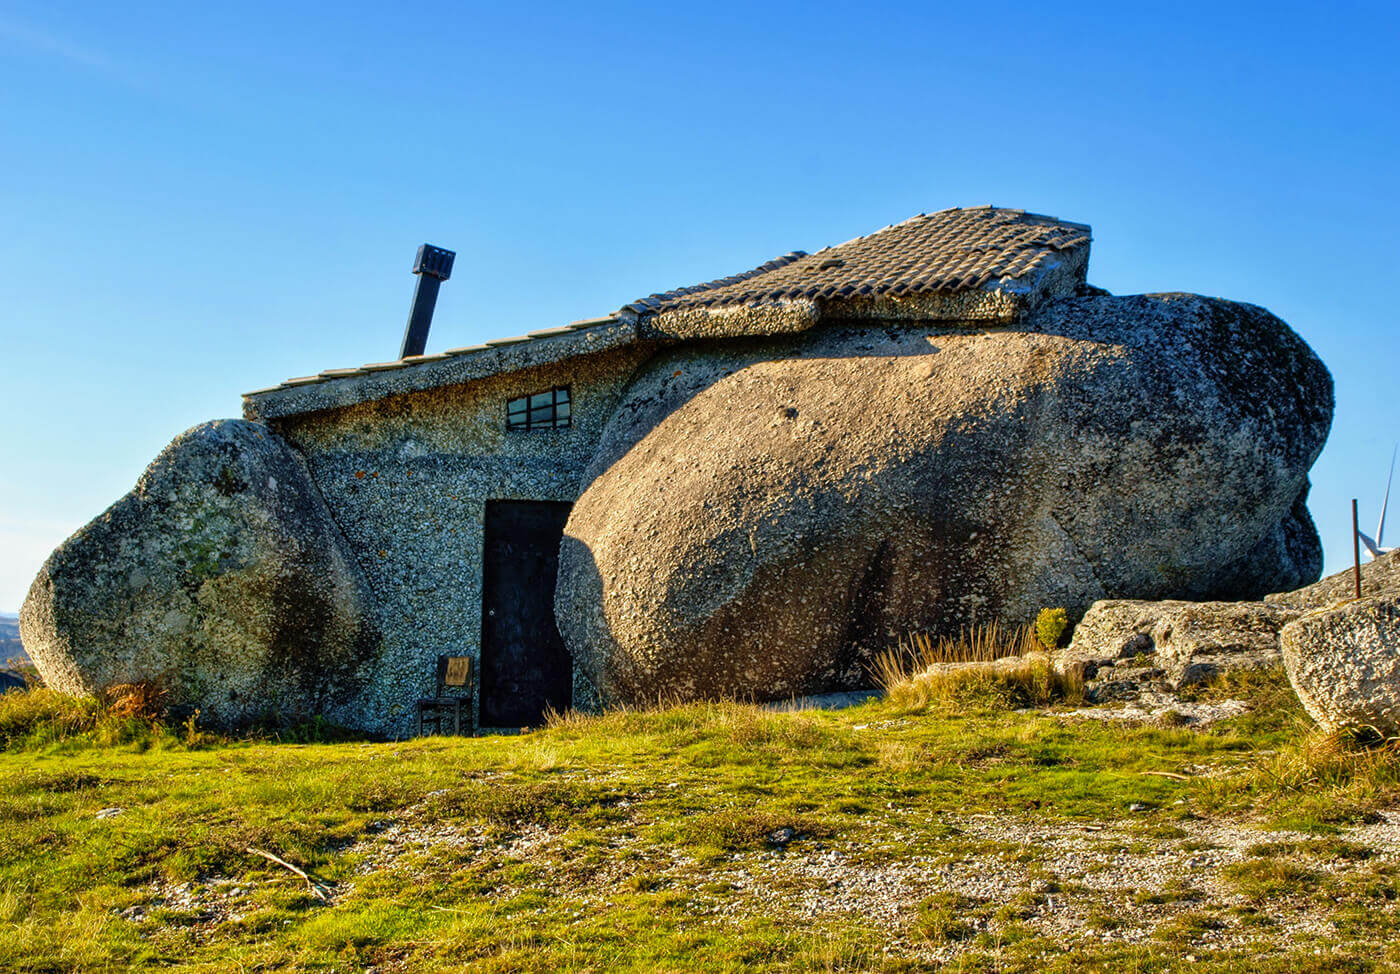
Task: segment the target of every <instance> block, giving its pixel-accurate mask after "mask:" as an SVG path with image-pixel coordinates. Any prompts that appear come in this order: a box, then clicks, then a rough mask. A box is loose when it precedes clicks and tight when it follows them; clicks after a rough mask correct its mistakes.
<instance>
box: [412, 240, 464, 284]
mask: <svg viewBox="0 0 1400 974" xmlns="http://www.w3.org/2000/svg"><path fill="white" fill-rule="evenodd" d="M456 256H457V254H456V252H455V251H451V250H444V249H442V248H441V247H434V246H433V245H432V244H424V245H423V246H421V247H419V248H418V256H417V257H416V258H414V261H413V273H415V274H427V275H428V276H429V277H436V278H437V279H438V280H439V281H445V280H447V279H448V278H449V277H451V276H452V260H453V258H454V257H456Z"/></svg>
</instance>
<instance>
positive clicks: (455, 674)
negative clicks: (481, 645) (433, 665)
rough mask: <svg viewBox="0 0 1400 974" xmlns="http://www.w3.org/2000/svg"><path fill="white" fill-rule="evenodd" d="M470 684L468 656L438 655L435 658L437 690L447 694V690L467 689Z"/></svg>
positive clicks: (470, 659)
mask: <svg viewBox="0 0 1400 974" xmlns="http://www.w3.org/2000/svg"><path fill="white" fill-rule="evenodd" d="M471 685H472V658H471V657H470V656H439V657H438V659H437V692H438V696H439V697H444V696H447V693H448V691H449V690H457V691H462V690H467V689H469V688H470V687H471Z"/></svg>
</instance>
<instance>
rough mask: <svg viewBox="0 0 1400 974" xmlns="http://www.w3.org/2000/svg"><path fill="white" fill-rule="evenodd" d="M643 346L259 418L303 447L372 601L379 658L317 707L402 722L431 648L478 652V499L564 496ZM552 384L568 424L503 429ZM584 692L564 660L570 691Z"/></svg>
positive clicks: (367, 723) (425, 676)
mask: <svg viewBox="0 0 1400 974" xmlns="http://www.w3.org/2000/svg"><path fill="white" fill-rule="evenodd" d="M649 355H650V348H649V346H648V344H647V343H642V344H640V345H632V346H629V347H623V348H617V349H612V350H610V351H605V352H601V353H598V354H594V355H585V356H581V357H578V358H574V359H570V360H567V361H565V362H560V363H556V364H550V365H542V366H538V367H534V368H529V369H525V370H522V371H519V372H512V373H509V374H506V375H497V376H490V377H487V378H483V379H478V380H476V381H473V382H470V383H467V384H464V385H457V386H447V387H443V388H440V389H430V390H424V391H420V392H411V393H405V394H402V395H396V396H391V397H388V398H385V399H380V400H375V401H372V402H366V403H361V404H359V405H354V406H346V407H342V408H337V409H330V410H325V411H322V412H317V413H311V414H306V415H300V416H294V417H288V418H286V419H281V420H274V421H273V422H272V425H273V427H274V428H275V429H276V430H277V431H278V432H279V433H281V434H282V435H283V436H284V437H285V438H286V439H287V441H288V442H289V443H291V444H292V446H293V447H295V448H296V449H297V450H299V451H300V452H301V453H302V454H303V455H304V456H305V457H306V461H307V466H308V467H309V468H310V471H311V475H312V478H313V479H314V480H315V482H316V484H317V486H318V487H319V488H320V490H321V493H322V494H323V495H324V496H325V499H326V502H327V504H329V506H330V509H331V513H332V515H333V516H334V517H335V519H336V521H337V522H338V523H339V524H340V527H341V529H342V530H343V531H344V532H345V536H346V539H347V540H348V541H349V543H350V545H351V547H352V549H353V550H354V552H355V556H356V558H357V559H358V561H359V563H360V566H361V567H362V568H363V570H364V572H365V575H366V576H367V578H368V579H369V583H370V586H371V587H372V589H373V590H374V594H375V596H376V597H377V601H378V612H379V625H380V629H381V630H382V632H383V634H384V645H383V654H382V657H381V660H380V663H379V667H378V672H377V673H376V674H375V677H374V679H373V681H372V682H371V684H370V686H369V687H368V688H367V689H366V691H365V693H364V695H363V697H362V698H361V699H360V700H357V701H355V703H354V704H353V705H352V706H351V707H349V708H347V713H343V714H328V715H327V716H328V717H329V718H330V719H332V720H339V721H343V722H345V723H349V724H353V725H355V726H359V727H366V728H378V729H381V730H383V731H384V732H385V733H388V734H391V735H395V736H407V735H409V734H410V733H412V732H413V730H414V729H415V728H414V726H413V716H414V715H413V705H414V701H415V700H417V699H418V698H419V697H421V696H425V695H431V693H432V691H433V687H434V683H433V680H434V664H435V662H436V659H437V656H438V655H439V654H441V653H448V654H452V655H458V656H460V655H468V656H471V657H473V659H474V660H477V661H479V659H480V648H481V563H482V544H483V537H482V521H483V514H484V510H485V502H486V501H487V500H490V499H510V500H540V501H569V502H572V501H574V500H575V499H576V498H577V497H578V496H579V494H580V493H582V490H583V488H584V486H586V485H584V484H582V483H581V478H582V476H583V471H584V469H585V467H587V465H588V462H589V460H590V459H591V458H592V456H593V452H594V449H595V447H596V445H597V442H598V438H599V436H600V434H601V433H602V429H603V425H604V424H605V423H606V422H607V419H608V417H609V415H611V413H612V411H613V408H614V407H615V405H616V403H617V401H618V398H619V397H620V395H621V393H622V391H623V388H624V386H625V385H626V383H627V380H628V378H629V377H630V376H631V375H632V373H633V371H634V370H635V369H636V367H637V366H638V365H639V364H640V363H641V362H642V361H644V360H645V359H646V358H647V357H648V356H649ZM555 386H568V387H570V389H571V394H572V402H573V425H572V427H570V428H569V429H562V430H547V431H539V430H535V431H530V432H507V431H506V402H507V401H508V400H510V399H516V398H519V397H521V396H526V395H529V394H531V393H535V392H541V391H544V390H546V389H550V388H553V387H555ZM476 669H477V670H478V672H479V667H477V668H476ZM594 696H595V695H594V693H593V691H592V688H591V687H590V686H589V685H588V684H587V682H586V681H585V680H584V679H582V677H581V676H579V675H578V673H577V668H576V669H575V678H574V705H575V706H576V707H584V708H586V707H588V706H590V705H592V703H593V700H594ZM478 705H479V701H476V700H474V702H473V706H474V708H475V707H477V706H478ZM474 717H475V714H474Z"/></svg>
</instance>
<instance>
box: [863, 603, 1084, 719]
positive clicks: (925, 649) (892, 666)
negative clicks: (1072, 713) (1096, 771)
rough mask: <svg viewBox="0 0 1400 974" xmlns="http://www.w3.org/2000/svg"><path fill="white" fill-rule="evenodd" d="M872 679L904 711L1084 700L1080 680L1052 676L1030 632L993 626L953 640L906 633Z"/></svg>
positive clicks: (878, 659) (879, 659)
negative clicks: (975, 704)
mask: <svg viewBox="0 0 1400 974" xmlns="http://www.w3.org/2000/svg"><path fill="white" fill-rule="evenodd" d="M872 676H873V678H874V680H875V683H876V685H878V686H879V687H880V688H881V689H882V690H884V691H885V693H886V695H887V696H888V697H889V699H890V701H891V702H893V703H894V704H895V705H896V706H899V707H903V708H905V709H907V710H922V709H924V708H925V707H928V706H931V705H933V704H951V703H981V704H983V705H986V706H997V707H1035V706H1044V705H1046V704H1049V703H1054V702H1057V701H1063V702H1066V703H1080V702H1082V701H1083V699H1084V682H1083V679H1082V678H1081V677H1080V676H1078V675H1077V674H1074V673H1060V672H1057V671H1056V670H1055V668H1054V667H1053V666H1052V665H1051V663H1050V658H1049V657H1048V656H1047V655H1046V654H1045V652H1044V649H1043V647H1042V646H1041V643H1040V640H1039V639H1038V638H1037V637H1036V632H1035V628H1034V627H1033V626H1021V627H1007V626H1003V625H1001V624H1000V623H998V622H989V623H984V624H983V625H980V626H976V627H974V628H972V629H970V630H964V631H963V632H961V633H959V634H958V635H957V636H956V637H948V636H945V637H941V638H938V639H935V638H933V637H932V636H930V635H929V634H928V633H910V634H909V636H907V637H905V638H902V639H900V640H899V642H898V644H897V645H896V646H894V647H893V648H891V649H888V650H886V651H885V652H883V653H881V654H880V655H879V656H878V657H876V660H875V665H874V667H873V673H872Z"/></svg>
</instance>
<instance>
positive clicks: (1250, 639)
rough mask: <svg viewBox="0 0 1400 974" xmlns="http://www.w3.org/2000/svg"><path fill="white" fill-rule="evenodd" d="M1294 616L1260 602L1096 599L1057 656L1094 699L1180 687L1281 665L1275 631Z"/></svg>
mask: <svg viewBox="0 0 1400 974" xmlns="http://www.w3.org/2000/svg"><path fill="white" fill-rule="evenodd" d="M1299 615H1301V612H1300V611H1298V610H1293V609H1288V608H1285V607H1283V606H1278V605H1270V604H1267V603H1265V602H1181V601H1176V600H1166V601H1162V602H1146V601H1140V600H1134V599H1106V600H1104V601H1102V602H1095V603H1094V604H1093V605H1092V606H1090V607H1089V611H1088V612H1086V613H1085V614H1084V618H1083V619H1081V620H1080V622H1079V625H1077V626H1076V627H1075V629H1074V641H1073V642H1071V643H1070V645H1069V647H1068V648H1066V649H1065V650H1064V651H1063V652H1062V653H1059V654H1057V656H1056V660H1055V665H1056V667H1057V668H1059V669H1061V670H1070V669H1074V670H1077V671H1078V672H1079V673H1080V674H1081V675H1082V676H1083V677H1084V679H1085V680H1086V681H1087V682H1086V690H1087V691H1088V696H1089V697H1090V699H1093V700H1100V701H1102V700H1115V699H1131V698H1133V697H1137V696H1140V695H1141V694H1142V693H1144V692H1151V691H1157V692H1165V691H1174V690H1180V689H1181V688H1182V687H1184V686H1189V685H1191V684H1195V683H1203V682H1205V681H1207V680H1209V679H1210V678H1211V677H1213V676H1215V675H1216V674H1217V673H1220V672H1223V671H1225V670H1244V669H1263V668H1266V667H1270V666H1277V665H1278V664H1279V663H1280V662H1282V656H1281V654H1280V651H1279V630H1281V629H1282V628H1283V627H1284V626H1285V625H1287V624H1288V623H1290V622H1292V621H1293V620H1294V619H1296V618H1297V617H1298V616H1299Z"/></svg>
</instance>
